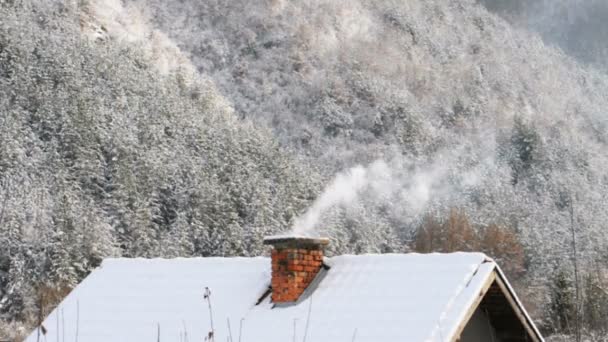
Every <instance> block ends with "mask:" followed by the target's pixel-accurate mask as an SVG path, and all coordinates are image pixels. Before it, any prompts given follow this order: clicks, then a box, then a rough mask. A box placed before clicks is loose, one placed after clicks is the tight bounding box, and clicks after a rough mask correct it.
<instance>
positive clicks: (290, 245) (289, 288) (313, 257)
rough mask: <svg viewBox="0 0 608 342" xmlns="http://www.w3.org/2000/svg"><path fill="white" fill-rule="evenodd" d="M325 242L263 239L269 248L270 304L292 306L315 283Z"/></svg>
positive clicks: (280, 237) (310, 239)
mask: <svg viewBox="0 0 608 342" xmlns="http://www.w3.org/2000/svg"><path fill="white" fill-rule="evenodd" d="M328 243H329V239H327V238H307V237H291V236H276V237H266V238H265V239H264V244H265V245H272V246H273V247H274V248H273V250H272V283H271V286H272V301H273V302H274V303H289V302H295V301H297V300H298V298H300V295H302V293H303V292H304V290H306V288H307V287H308V285H310V283H311V282H312V281H313V280H314V279H315V277H316V276H317V274H318V273H319V271H320V270H321V267H322V266H323V247H324V246H326V245H327V244H328Z"/></svg>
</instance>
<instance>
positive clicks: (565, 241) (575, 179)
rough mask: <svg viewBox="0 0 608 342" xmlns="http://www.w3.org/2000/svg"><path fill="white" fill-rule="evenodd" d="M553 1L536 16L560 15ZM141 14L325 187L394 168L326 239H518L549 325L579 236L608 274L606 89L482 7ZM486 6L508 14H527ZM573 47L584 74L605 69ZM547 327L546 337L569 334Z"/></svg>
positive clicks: (276, 5)
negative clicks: (432, 235) (349, 175)
mask: <svg viewBox="0 0 608 342" xmlns="http://www.w3.org/2000/svg"><path fill="white" fill-rule="evenodd" d="M541 2H542V1H538V2H537V5H538V7H534V8H539V9H542V8H545V7H547V8H548V7H550V6H549V5H550V4H549V3H546V2H543V3H542V5H543V6H544V7H543V6H541ZM144 3H145V5H143V6H144V7H145V8H146V10H147V11H149V12H150V16H151V17H152V18H153V22H154V23H155V25H157V26H158V27H159V28H160V29H161V30H162V31H164V32H165V33H167V34H168V35H169V37H170V38H171V39H172V40H173V41H175V42H177V44H178V45H179V46H180V48H181V49H182V50H183V51H188V52H189V53H190V58H191V60H192V61H193V63H194V65H195V66H196V67H197V68H198V70H199V71H200V72H202V73H205V74H207V75H209V76H210V77H211V78H212V79H213V80H214V81H215V83H216V85H217V86H218V89H219V90H220V92H222V94H224V95H225V96H226V97H227V98H229V99H231V100H232V101H233V103H234V106H235V110H236V113H237V114H238V115H239V116H240V117H243V118H248V119H252V120H254V121H256V122H259V123H262V124H265V125H267V126H268V127H270V128H271V129H272V130H273V131H274V133H275V135H276V136H277V137H278V139H280V141H281V143H282V144H283V145H285V146H289V147H291V148H293V149H295V150H296V151H298V152H299V154H300V155H302V156H304V157H306V158H307V159H308V160H310V162H311V163H312V164H315V163H316V164H318V165H319V168H320V169H321V170H322V172H323V174H325V175H327V176H329V175H332V174H335V173H336V172H338V171H339V170H342V169H344V168H348V167H350V166H353V165H354V164H356V163H363V164H366V163H369V162H372V161H373V160H376V159H383V160H385V161H387V164H388V165H389V170H390V172H391V174H390V177H388V178H389V179H390V180H391V181H393V187H392V188H390V189H388V190H387V191H380V192H379V193H378V191H371V190H370V191H369V192H368V193H367V194H366V196H360V199H359V200H357V201H354V202H352V201H351V202H350V203H349V204H348V205H347V206H346V209H336V210H329V212H327V213H326V214H325V216H324V218H323V219H322V220H321V222H320V224H319V227H318V229H319V230H321V231H324V232H329V235H333V234H332V233H331V226H332V225H335V226H339V225H344V226H349V225H355V226H356V225H359V224H360V222H361V220H360V219H358V218H357V217H356V216H357V215H356V213H358V212H361V210H363V211H365V212H366V213H369V212H371V213H374V215H376V216H377V217H380V218H382V219H381V220H369V221H368V222H367V223H366V224H362V226H370V225H372V226H373V224H370V222H380V224H379V225H378V226H376V227H379V228H376V229H384V228H382V227H383V226H384V223H386V224H388V226H389V227H390V228H389V231H392V234H394V235H397V236H401V237H403V236H406V237H405V238H404V239H405V240H407V235H408V234H411V235H414V236H415V235H416V234H417V232H418V230H419V229H420V227H421V226H422V227H424V226H432V227H433V226H436V225H434V224H429V223H428V222H429V221H432V220H435V221H437V220H438V221H440V222H441V221H447V222H450V220H448V219H447V217H448V216H449V217H453V216H454V215H452V214H450V210H451V209H455V208H457V211H456V212H459V211H462V212H464V213H465V215H466V218H467V220H468V221H469V222H470V225H471V226H472V227H473V230H475V231H478V232H479V233H480V234H482V235H483V231H484V230H485V228H487V227H490V226H493V225H498V226H500V227H502V229H503V230H506V231H508V232H513V233H514V234H516V236H517V239H518V241H520V242H521V243H522V244H523V246H524V251H525V258H524V259H525V260H524V261H523V264H524V265H523V267H524V268H525V270H526V272H525V275H523V276H522V277H523V278H522V279H518V282H519V281H521V282H520V284H525V285H524V286H523V287H525V288H526V289H527V290H530V291H532V292H534V293H536V295H531V296H534V297H536V298H544V299H541V300H538V302H537V303H535V304H533V306H536V307H537V308H538V309H539V310H541V311H542V310H544V312H549V311H550V310H549V307H548V305H549V304H548V302H549V301H550V300H551V299H550V298H549V297H551V291H553V290H555V286H554V284H555V282H559V281H558V280H556V278H557V274H565V275H567V280H568V281H569V282H568V283H567V284H568V285H567V286H566V287H568V290H567V291H570V290H572V292H569V293H570V294H572V295H574V294H573V293H574V290H573V287H572V283H571V282H570V281H573V280H574V279H573V276H572V274H573V265H574V263H573V262H572V260H573V256H574V254H573V247H574V245H573V234H572V231H573V230H574V237H575V239H577V241H576V246H575V247H577V249H578V250H577V254H576V257H577V259H579V260H578V263H579V264H580V265H579V266H580V267H581V268H583V269H585V270H586V271H588V272H590V274H598V277H600V275H601V274H603V273H602V272H603V270H604V269H605V267H606V264H605V262H606V260H607V257H608V255H607V254H606V252H605V251H606V250H607V249H606V248H607V247H608V246H607V243H608V232H607V231H606V223H605V222H606V219H607V215H606V210H605V208H606V206H607V205H608V202H607V201H606V199H605V198H606V194H607V191H608V179H607V178H606V176H605V172H604V168H605V166H606V165H607V162H608V154H606V153H605V151H606V148H607V147H608V146H607V138H608V130H607V126H606V120H605V108H607V105H608V99H607V98H606V96H605V94H606V93H607V91H608V83H607V81H608V78H606V76H605V74H604V73H603V72H601V71H598V70H597V69H594V68H593V67H592V66H583V65H582V64H580V63H579V61H577V60H575V59H573V58H572V57H570V56H569V55H567V54H565V53H563V52H561V51H560V50H558V49H557V48H556V45H554V42H555V41H552V40H551V39H549V42H550V43H549V44H546V43H545V42H544V41H543V40H542V38H543V36H539V35H537V34H536V33H535V32H531V31H527V30H526V28H527V27H528V26H526V25H522V26H521V27H514V26H512V25H511V24H510V23H509V22H507V21H505V20H503V19H502V18H500V17H498V16H496V15H494V14H492V13H490V12H488V11H487V9H486V8H484V7H483V6H481V5H480V4H478V2H477V1H473V0H464V1H391V0H375V1H348V2H347V1H339V0H311V1H296V2H293V1H281V0H275V1H266V0H254V1H250V0H248V1H239V0H235V1H229V2H226V1H205V2H200V1H181V2H179V3H176V4H171V5H168V4H167V3H166V2H164V1H159V0H146V1H144ZM485 3H486V4H490V5H492V4H493V5H494V6H493V7H491V9H492V10H495V11H497V12H499V13H501V14H504V13H505V12H504V11H511V10H512V11H514V13H521V11H523V10H524V9H523V7H525V6H521V7H522V8H517V6H515V8H502V9H500V8H496V5H497V2H494V1H486V2H485ZM550 3H552V2H550ZM565 3H567V2H562V3H560V6H565V5H564V4H565ZM595 3H596V5H591V4H588V6H585V7H584V8H583V9H579V12H581V13H583V12H584V13H587V14H589V16H587V18H590V20H589V22H590V25H592V21H593V20H591V19H592V18H595V17H594V15H596V16H597V17H598V18H601V17H602V15H601V11H599V10H598V11H593V9H594V8H597V9H601V8H602V5H601V4H599V3H598V2H595ZM498 5H500V4H498ZM512 5H516V4H515V3H513V4H512ZM545 5H546V6H545ZM569 5H571V6H570V7H573V8H576V9H578V8H577V7H576V4H573V3H569ZM529 6H530V7H529V8H533V7H532V4H529ZM593 6H595V7H593ZM529 15H530V16H532V15H536V16H537V17H538V18H541V17H543V16H545V17H543V18H544V19H547V17H551V16H553V15H557V14H556V13H547V12H540V11H536V12H535V11H530V12H529ZM539 20H540V19H539ZM547 21H549V20H548V19H547ZM512 23H516V21H512ZM578 23H579V24H580V23H584V21H583V19H581V20H580V21H579V22H578ZM565 24H567V23H564V22H559V24H556V27H557V25H565ZM531 27H533V26H531ZM560 28H562V29H564V30H567V28H566V26H560ZM541 33H542V32H541ZM546 37H548V38H551V36H546ZM584 38H587V39H589V42H593V41H594V40H593V37H592V36H589V37H587V36H585V37H584ZM596 41H598V40H596ZM580 42H581V43H583V41H582V40H580ZM597 44H598V45H600V46H601V44H602V43H601V42H599V41H598V43H597ZM566 47H567V48H568V53H569V54H570V55H573V56H577V57H578V56H581V58H582V59H583V60H584V61H592V62H593V61H594V60H595V59H594V58H597V56H599V55H597V54H594V53H595V52H594V51H591V50H590V49H587V50H585V55H584V56H582V54H577V53H576V52H582V49H583V47H581V51H576V50H574V51H573V49H576V47H575V46H570V47H568V46H566ZM598 53H601V51H600V52H598ZM592 54H593V56H591V55H592ZM583 57H586V58H587V59H584V58H583ZM598 60H601V58H599V59H598ZM372 173H373V172H372ZM364 192H365V191H364ZM412 199H415V200H412ZM362 208H364V209H362ZM353 213H355V214H354V216H355V217H353ZM425 217H426V218H425ZM425 222H426V223H425ZM462 226H467V225H462ZM359 230H360V229H359ZM463 236H466V235H463ZM342 240H343V239H342ZM410 245H411V244H410ZM471 245H473V244H471ZM461 248H467V246H464V245H463V246H461ZM468 248H471V247H468ZM478 248H479V247H478ZM489 249H491V248H489ZM560 272H562V273H560ZM594 279H595V278H594ZM589 281H591V280H589ZM594 281H595V280H594ZM602 281H603V282H605V280H602ZM579 282H582V280H579ZM604 285H605V284H604ZM564 286H565V285H564ZM552 289H553V290H552ZM556 291H557V290H556ZM558 292H559V291H558ZM553 293H554V294H555V291H554V292H553ZM555 310H557V311H559V310H561V309H559V310H558V309H555ZM580 310H582V309H580ZM566 311H567V310H566ZM539 315H542V314H540V311H539ZM549 315H553V317H547V316H546V319H547V321H546V324H548V325H551V324H555V325H558V326H561V325H560V324H562V323H555V322H553V323H552V322H551V321H552V320H553V319H555V316H556V314H555V313H553V314H549ZM587 315H588V317H591V316H593V315H592V314H591V313H587ZM559 320H561V321H565V320H570V321H569V322H570V323H568V325H570V326H571V325H573V324H574V323H572V322H573V321H574V319H573V318H572V316H570V317H569V318H568V317H566V318H564V317H561V318H559ZM562 325H565V323H564V324H562ZM558 330H560V329H559V328H558ZM562 330H568V329H565V328H564V329H562Z"/></svg>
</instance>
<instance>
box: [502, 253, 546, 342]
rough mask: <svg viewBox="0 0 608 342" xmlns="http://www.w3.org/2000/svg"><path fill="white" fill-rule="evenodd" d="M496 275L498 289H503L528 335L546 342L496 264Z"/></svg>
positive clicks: (536, 340)
mask: <svg viewBox="0 0 608 342" xmlns="http://www.w3.org/2000/svg"><path fill="white" fill-rule="evenodd" d="M494 273H495V274H496V283H497V284H498V287H499V288H500V289H501V291H502V292H503V294H504V295H505V297H506V298H507V300H508V302H509V304H510V305H511V308H512V309H513V311H515V314H516V316H517V318H518V319H519V320H520V321H521V323H522V324H523V326H524V327H525V328H526V331H527V332H528V334H530V336H532V338H533V339H534V341H535V342H544V341H545V339H544V338H543V336H542V335H541V333H540V331H539V330H538V328H537V327H536V324H534V321H532V318H531V317H530V315H528V312H527V311H526V309H525V308H524V305H523V304H522V302H521V301H520V300H519V298H518V297H517V294H516V293H515V290H514V289H513V287H512V286H511V284H510V283H509V281H508V280H507V277H506V275H505V274H504V273H503V271H502V270H501V269H500V266H498V264H496V263H494Z"/></svg>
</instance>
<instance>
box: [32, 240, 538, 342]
mask: <svg viewBox="0 0 608 342" xmlns="http://www.w3.org/2000/svg"><path fill="white" fill-rule="evenodd" d="M328 242H329V241H328V240H327V239H322V238H302V237H268V238H266V239H265V243H266V244H269V245H272V246H273V249H272V253H271V257H270V258H267V257H255V258H190V259H186V258H177V259H170V260H167V259H108V260H105V261H104V262H103V263H102V265H101V266H100V267H99V268H98V269H96V270H94V271H93V272H92V273H91V274H90V275H89V276H88V277H87V278H86V279H85V280H84V281H83V282H82V283H81V284H80V285H78V286H77V287H76V288H75V289H74V290H73V291H72V293H70V294H69V295H68V297H67V298H65V300H64V301H63V302H62V303H61V304H60V305H59V306H58V307H57V308H56V309H55V310H54V311H53V312H52V313H51V314H50V315H49V316H48V317H47V318H46V319H45V320H44V322H43V324H42V325H43V326H44V329H42V328H38V329H36V330H35V331H33V332H32V333H31V335H30V336H29V337H28V338H27V339H26V341H27V342H38V341H80V342H97V341H99V342H102V341H103V342H108V341H112V342H121V341H125V342H126V341H128V342H154V341H163V342H164V341H179V342H187V341H192V342H194V341H205V340H206V341H222V342H223V341H230V342H233V341H234V342H237V341H239V342H241V341H242V342H288V341H310V342H329V341H331V342H336V341H358V342H363V341H366V342H379V341H382V342H389V341H401V342H417V341H460V342H465V341H466V342H471V341H479V342H486V341H490V342H492V341H496V342H519V341H543V338H542V336H541V334H540V333H539V331H538V330H537V328H536V327H535V325H534V323H533V322H532V320H531V319H530V317H529V316H528V314H527V313H526V311H525V309H524V308H523V306H522V305H521V302H520V301H519V300H518V299H517V296H516V295H515V293H514V292H513V289H512V288H511V286H509V283H508V282H507V279H506V278H505V276H504V274H503V273H502V272H501V271H500V269H499V268H498V266H497V265H496V263H495V262H494V261H492V259H490V258H488V257H487V256H485V255H484V254H481V253H451V254H382V255H373V254H368V255H341V256H335V257H331V258H328V257H324V256H323V249H324V246H325V245H326V244H327V243H328ZM42 331H44V332H45V333H43V332H42Z"/></svg>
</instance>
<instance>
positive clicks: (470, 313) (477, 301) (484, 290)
mask: <svg viewBox="0 0 608 342" xmlns="http://www.w3.org/2000/svg"><path fill="white" fill-rule="evenodd" d="M494 280H496V271H492V273H490V276H489V277H488V279H486V281H485V282H484V284H483V287H482V288H481V290H480V291H479V293H478V295H477V298H475V301H474V302H473V304H471V306H469V308H468V309H467V312H466V313H465V316H464V318H463V319H462V320H461V321H460V323H459V324H458V327H456V332H455V333H454V335H452V338H451V339H450V341H451V342H458V341H460V335H462V332H463V331H464V328H465V327H466V326H467V324H469V321H470V320H471V317H473V314H474V313H475V310H477V308H478V307H479V304H480V303H481V301H482V300H483V298H484V297H485V295H486V293H487V292H488V290H489V289H490V287H491V286H492V284H493V283H494Z"/></svg>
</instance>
